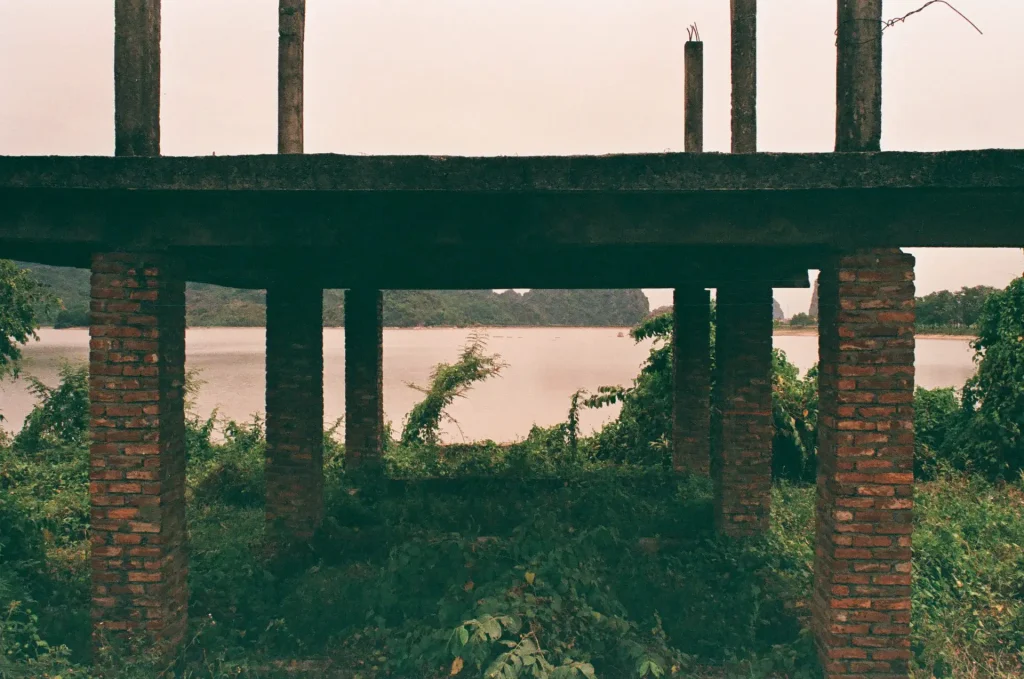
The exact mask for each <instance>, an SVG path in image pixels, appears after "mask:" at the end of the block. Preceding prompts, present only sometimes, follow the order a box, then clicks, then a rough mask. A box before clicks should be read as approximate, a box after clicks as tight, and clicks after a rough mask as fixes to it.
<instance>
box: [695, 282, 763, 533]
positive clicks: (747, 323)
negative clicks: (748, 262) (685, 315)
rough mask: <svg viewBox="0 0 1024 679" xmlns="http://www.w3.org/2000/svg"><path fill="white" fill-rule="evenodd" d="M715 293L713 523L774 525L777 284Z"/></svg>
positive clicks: (746, 529)
mask: <svg viewBox="0 0 1024 679" xmlns="http://www.w3.org/2000/svg"><path fill="white" fill-rule="evenodd" d="M717 301H718V305H717V321H718V322H717V326H716V327H717V330H716V337H715V355H716V365H715V381H716V384H715V393H714V399H715V404H714V405H715V408H716V409H717V411H718V413H717V417H716V418H715V421H716V430H717V431H716V434H717V436H716V437H715V451H714V455H713V456H712V470H711V471H712V479H713V480H714V493H715V497H714V513H715V524H716V526H717V528H718V530H719V531H720V532H721V533H723V534H725V535H734V536H746V535H754V534H756V533H760V532H762V531H764V530H766V529H767V528H768V514H769V510H770V505H771V467H772V436H773V435H774V431H773V422H772V390H771V355H772V354H771V352H772V290H771V287H770V286H768V285H758V284H744V285H736V286H730V287H722V288H719V289H718V297H717Z"/></svg>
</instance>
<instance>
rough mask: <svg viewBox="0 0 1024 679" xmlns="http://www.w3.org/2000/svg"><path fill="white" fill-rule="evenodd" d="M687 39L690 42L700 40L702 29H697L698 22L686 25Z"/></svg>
mask: <svg viewBox="0 0 1024 679" xmlns="http://www.w3.org/2000/svg"><path fill="white" fill-rule="evenodd" d="M686 39H687V40H688V41H690V42H700V31H698V30H697V23H696V22H694V23H692V24H690V25H689V26H687V27H686Z"/></svg>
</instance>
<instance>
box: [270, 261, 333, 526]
mask: <svg viewBox="0 0 1024 679" xmlns="http://www.w3.org/2000/svg"><path fill="white" fill-rule="evenodd" d="M323 336H324V335H323V291H322V290H321V288H320V286H319V284H311V283H309V282H308V281H303V280H300V279H299V278H298V276H296V278H294V279H292V280H282V281H279V282H276V283H274V284H272V285H270V286H268V288H267V359H266V360H267V396H266V403H267V465H266V488H267V503H266V518H267V527H268V529H270V531H271V541H272V542H280V541H286V542H287V541H293V540H299V541H301V540H308V539H309V538H310V537H312V535H313V532H314V531H315V530H316V528H317V526H318V525H319V524H320V520H321V519H322V518H323V484H324V471H323V455H324V349H323Z"/></svg>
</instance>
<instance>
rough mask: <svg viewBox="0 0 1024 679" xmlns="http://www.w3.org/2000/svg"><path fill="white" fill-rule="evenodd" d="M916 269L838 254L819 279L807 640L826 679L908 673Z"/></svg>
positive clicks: (893, 258) (884, 258)
mask: <svg viewBox="0 0 1024 679" xmlns="http://www.w3.org/2000/svg"><path fill="white" fill-rule="evenodd" d="M913 267H914V259H913V257H911V256H910V255H905V254H903V253H902V252H900V251H899V250H875V251H867V252H860V253H854V254H849V255H844V256H842V257H840V258H838V259H837V260H836V261H834V262H833V263H832V264H831V265H830V266H828V267H826V268H823V269H822V271H821V276H820V278H819V286H818V294H819V298H818V299H819V319H820V320H819V332H820V335H819V356H820V366H821V371H820V375H819V378H818V379H819V394H820V396H819V399H820V413H819V417H818V500H817V533H816V549H815V559H814V599H813V603H812V615H813V629H814V634H815V638H816V640H817V644H818V649H819V654H820V657H821V661H822V665H823V666H824V667H825V674H826V676H827V677H829V678H830V679H837V678H839V677H873V676H878V677H904V676H908V673H909V664H910V655H911V653H910V577H911V576H910V550H911V531H912V528H913V524H912V519H913V516H912V514H913V498H912V490H913V480H914V471H913V454H914V408H913V399H914V268H913Z"/></svg>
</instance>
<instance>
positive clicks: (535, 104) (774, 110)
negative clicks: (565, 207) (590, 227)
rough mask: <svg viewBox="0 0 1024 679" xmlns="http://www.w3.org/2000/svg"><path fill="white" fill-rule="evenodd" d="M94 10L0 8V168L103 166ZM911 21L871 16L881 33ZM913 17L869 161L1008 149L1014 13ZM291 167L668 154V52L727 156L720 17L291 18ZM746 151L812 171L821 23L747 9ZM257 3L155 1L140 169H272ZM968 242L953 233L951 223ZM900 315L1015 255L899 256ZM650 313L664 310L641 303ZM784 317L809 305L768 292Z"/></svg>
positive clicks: (887, 46) (266, 12)
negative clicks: (296, 32)
mask: <svg viewBox="0 0 1024 679" xmlns="http://www.w3.org/2000/svg"><path fill="white" fill-rule="evenodd" d="M113 4H114V3H113V2H112V0H46V1H45V2H43V1H42V0H34V1H26V0H0V154H3V155H23V154H28V155H37V154H61V155H76V154H100V155H108V154H111V153H112V152H113V147H114V134H113ZM921 4H923V0H886V2H885V9H884V13H885V16H886V17H893V16H899V15H903V14H905V13H906V12H908V11H910V10H912V9H915V8H916V7H918V6H920V5H921ZM954 4H955V5H956V7H957V8H958V9H960V10H961V11H962V12H964V14H966V15H967V16H969V17H970V18H971V19H972V20H973V21H974V22H975V23H976V24H977V25H978V26H979V27H980V28H981V30H982V31H984V35H978V34H977V33H976V32H975V31H974V29H973V28H971V26H970V25H968V24H967V23H965V22H964V21H963V20H962V19H960V18H959V17H958V16H956V14H954V13H953V12H952V11H950V10H949V9H947V8H946V7H943V6H942V5H934V6H932V7H930V8H928V9H927V10H926V11H925V12H923V13H921V14H919V15H916V16H914V17H911V18H910V19H908V21H907V22H906V23H904V24H900V25H897V26H895V27H893V28H891V29H890V30H888V31H886V33H885V38H884V48H883V55H884V64H885V66H884V68H885V71H884V79H883V83H884V84H883V87H884V92H883V102H884V103H883V121H884V122H883V134H882V148H883V150H913V151H931V150H944V149H979V148H1024V124H1022V123H1021V117H1020V111H1021V109H1022V108H1024V88H1022V87H1021V75H1020V74H1021V72H1022V68H1024V40H1022V34H1021V31H1022V28H1021V27H1022V26H1024V2H1022V1H1021V0H954ZM307 5H308V11H307V24H306V26H307V28H306V151H307V152H309V153H325V152H334V153H368V154H392V153H397V154H413V153H427V154H451V155H509V154H518V155H527V154H575V153H584V154H592V153H616V152H643V151H665V150H675V151H681V150H682V148H683V125H682V121H683V103H682V92H683V91H682V81H683V44H684V42H685V40H686V26H687V25H688V24H690V23H693V22H696V23H697V24H698V26H699V28H700V34H701V37H702V39H703V40H704V44H705V48H704V49H705V82H706V85H705V88H706V89H705V149H706V150H708V151H727V150H728V148H729V23H728V21H729V17H728V15H729V3H728V2H726V0H714V1H713V2H709V1H708V0H515V1H510V0H430V1H429V2H423V0H307ZM758 22H759V27H758V67H759V73H758V79H759V90H758V116H759V140H758V143H759V148H760V149H761V150H764V151H831V150H832V146H833V134H834V124H835V105H834V97H835V37H834V31H835V25H836V17H835V2H833V1H831V0H762V2H761V3H760V9H759V15H758ZM276 50H277V0H163V55H162V59H163V63H162V78H163V93H162V103H161V107H162V110H161V114H162V130H161V136H162V150H163V153H164V154H166V155H207V154H210V153H214V152H216V153H217V154H219V155H228V154H240V153H273V152H274V151H275V150H276V125H277V122H276V121H277V118H276V97H277V94H276V93H277V89H276V87H277V86H276V70H277V51H276ZM964 228H965V229H970V228H971V225H970V224H964ZM913 253H914V254H915V255H917V261H918V266H917V275H918V292H919V294H923V293H927V292H931V291H934V290H937V289H943V288H959V287H960V286H963V285H978V284H988V285H997V286H1003V285H1005V284H1006V283H1007V282H1009V280H1010V279H1011V278H1013V277H1014V276H1016V275H1020V274H1021V272H1022V271H1024V256H1022V254H1021V252H1020V251H1019V250H988V249H985V250H982V249H977V250H913ZM648 294H649V295H650V296H651V298H652V304H653V305H654V306H657V305H660V304H664V303H666V302H667V301H668V300H669V299H670V298H671V295H670V294H669V293H668V292H667V291H648ZM776 296H777V298H778V299H779V300H780V301H781V302H782V304H783V307H784V308H785V310H786V312H787V314H792V313H795V312H797V311H804V310H806V307H807V304H808V301H809V298H810V292H809V291H807V290H789V291H784V290H778V291H776Z"/></svg>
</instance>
